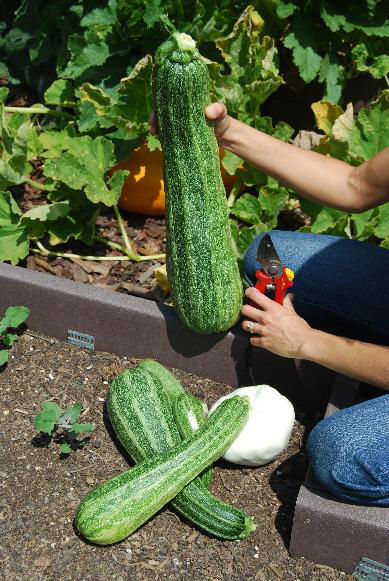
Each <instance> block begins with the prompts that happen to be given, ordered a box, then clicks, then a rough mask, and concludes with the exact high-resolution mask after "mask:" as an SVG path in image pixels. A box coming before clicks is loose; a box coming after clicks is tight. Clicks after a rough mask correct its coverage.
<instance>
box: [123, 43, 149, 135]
mask: <svg viewBox="0 0 389 581" xmlns="http://www.w3.org/2000/svg"><path fill="white" fill-rule="evenodd" d="M151 74H152V58H151V56H150V55H149V54H148V55H146V56H145V57H143V58H142V59H141V60H140V61H139V62H138V63H137V64H136V65H135V67H134V68H133V70H132V71H131V73H130V74H129V75H128V77H126V78H124V79H122V83H121V87H120V91H119V92H120V95H121V99H120V101H118V103H117V105H116V108H117V109H118V111H120V114H121V115H122V116H123V117H124V118H125V119H127V121H128V127H136V128H141V127H143V128H147V121H148V118H149V115H150V112H151V110H152V108H153V104H152V89H151Z"/></svg>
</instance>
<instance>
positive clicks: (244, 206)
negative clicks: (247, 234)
mask: <svg viewBox="0 0 389 581" xmlns="http://www.w3.org/2000/svg"><path fill="white" fill-rule="evenodd" d="M231 214H233V215H234V216H236V217H237V218H239V219H240V220H243V221H244V222H248V223H249V224H261V223H262V222H261V214H262V209H261V205H260V203H259V201H258V199H257V198H256V197H255V196H253V195H251V194H243V195H242V196H240V197H239V198H238V199H237V201H236V202H235V204H234V205H233V207H232V208H231Z"/></svg>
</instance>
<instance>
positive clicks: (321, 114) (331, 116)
mask: <svg viewBox="0 0 389 581" xmlns="http://www.w3.org/2000/svg"><path fill="white" fill-rule="evenodd" d="M311 109H312V111H313V113H314V115H315V119H316V125H317V126H318V128H319V129H321V130H322V131H324V133H325V134H326V135H328V136H330V135H331V132H332V127H333V125H334V123H335V121H336V120H337V118H338V117H340V115H342V113H343V111H342V108H341V107H339V105H333V104H332V103H328V102H327V101H317V102H316V103H312V105H311Z"/></svg>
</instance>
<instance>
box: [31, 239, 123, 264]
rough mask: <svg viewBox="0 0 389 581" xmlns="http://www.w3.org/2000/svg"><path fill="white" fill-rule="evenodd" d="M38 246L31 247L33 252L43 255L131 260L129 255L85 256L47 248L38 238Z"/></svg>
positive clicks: (81, 258)
mask: <svg viewBox="0 0 389 581" xmlns="http://www.w3.org/2000/svg"><path fill="white" fill-rule="evenodd" d="M36 245H37V246H38V248H31V251H32V252H35V253H36V254H42V255H43V256H60V257H61V258H79V259H80V260H131V259H130V258H129V257H128V256H84V255H82V254H73V253H72V252H54V251H53V250H47V248H45V247H44V246H43V244H42V243H41V242H39V240H36Z"/></svg>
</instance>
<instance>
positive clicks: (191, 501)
mask: <svg viewBox="0 0 389 581" xmlns="http://www.w3.org/2000/svg"><path fill="white" fill-rule="evenodd" d="M158 365H159V364H158V363H156V362H155V365H153V369H154V370H155V371H156V372H157V373H156V374H155V375H154V376H153V377H152V376H151V374H150V373H149V372H148V371H146V369H145V367H147V366H142V364H140V365H139V366H138V367H137V368H130V369H126V370H124V371H123V372H122V373H120V374H119V375H117V376H116V377H115V379H114V380H113V382H112V383H111V386H110V390H109V394H108V399H107V408H108V415H109V418H110V420H111V424H112V426H113V428H114V431H115V433H116V435H117V436H118V438H119V440H120V442H121V443H122V445H123V446H124V448H125V449H126V450H127V451H128V452H129V453H130V455H131V456H132V457H133V458H134V460H135V461H136V462H140V461H142V460H145V459H148V458H152V457H153V456H155V455H156V454H164V453H166V452H167V451H168V450H170V449H171V448H172V447H174V446H177V445H179V444H180V442H181V437H180V435H179V432H178V428H177V423H176V421H175V419H174V416H173V410H172V405H171V402H170V400H169V397H168V394H169V392H167V391H165V387H164V385H163V384H162V383H160V382H159V381H158V376H159V377H161V375H162V374H161V373H159V372H160V371H161V370H158V368H157V369H155V368H156V366H158ZM149 369H150V368H149ZM165 371H166V373H170V372H169V371H168V370H165ZM166 373H165V374H163V377H164V378H165V379H166ZM175 381H177V380H175ZM181 389H182V388H181ZM182 397H183V398H184V400H185V402H186V401H187V398H186V395H185V393H184V392H183V390H182V393H181V394H180V395H179V397H178V400H181V398H182ZM191 398H193V396H189V400H190V405H191V406H193V401H192V400H191ZM198 404H199V406H200V407H202V406H201V404H200V403H199V402H198ZM186 408H188V406H186ZM197 418H198V424H199V429H201V428H202V427H203V425H204V423H205V418H202V417H201V412H200V413H198V414H197ZM180 423H181V424H182V423H183V422H180ZM226 429H227V426H226ZM230 429H231V430H232V431H235V428H234V426H230ZM192 436H193V430H192V431H191V432H189V431H188V428H186V432H185V437H187V438H188V437H189V438H188V439H190V437H192ZM185 441H186V440H185ZM209 483H210V468H208V469H207V470H206V471H205V473H203V474H202V475H201V477H200V476H199V477H197V478H195V479H193V480H192V481H191V482H190V483H189V484H188V485H187V486H186V487H185V488H183V490H181V491H180V492H179V494H177V496H176V497H175V498H174V499H173V500H172V501H171V505H172V507H173V508H174V509H175V510H176V511H177V512H178V513H179V514H180V515H182V516H183V517H184V518H186V519H187V520H188V521H190V522H191V523H192V524H194V525H195V526H196V527H198V528H200V529H201V530H203V531H206V532H208V533H209V534H211V535H213V536H217V537H220V538H222V539H229V540H234V539H242V538H245V537H247V536H248V535H249V534H250V532H251V531H252V530H254V528H255V527H254V525H253V523H252V520H251V518H250V517H248V516H247V515H246V514H245V513H244V512H243V511H241V510H239V509H238V508H236V507H234V506H232V505H229V504H226V503H224V502H222V501H220V500H218V499H216V498H215V497H214V496H213V495H212V494H211V493H210V492H209V490H208V489H207V487H208V486H209Z"/></svg>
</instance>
